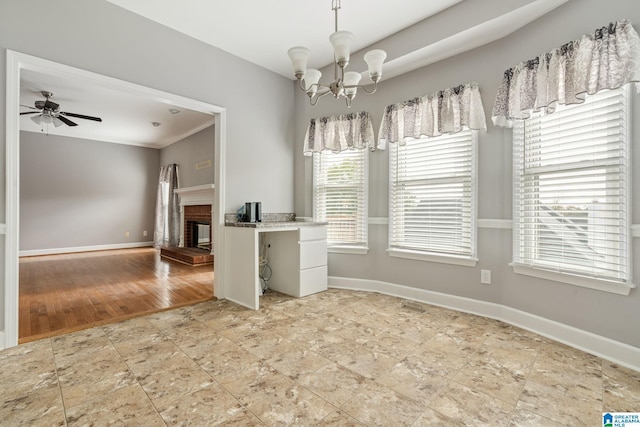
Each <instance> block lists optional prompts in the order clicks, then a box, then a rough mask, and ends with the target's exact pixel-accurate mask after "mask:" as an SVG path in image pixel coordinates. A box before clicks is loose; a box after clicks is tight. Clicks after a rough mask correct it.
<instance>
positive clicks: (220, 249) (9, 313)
mask: <svg viewBox="0 0 640 427" xmlns="http://www.w3.org/2000/svg"><path fill="white" fill-rule="evenodd" d="M6 67H7V81H6V115H5V117H6V140H5V144H6V158H5V161H6V193H5V210H6V212H5V223H6V225H5V236H4V237H5V248H4V250H5V260H4V331H0V350H1V349H2V348H8V347H13V346H16V345H18V314H19V310H18V307H19V248H20V245H19V230H20V228H19V222H20V115H19V107H20V72H21V70H23V69H26V70H32V71H36V72H40V73H46V74H49V75H55V76H60V77H65V78H74V77H75V78H81V79H84V80H91V81H95V83H96V84H97V85H101V86H107V87H113V88H116V89H119V90H122V91H126V92H128V93H134V94H138V95H141V96H145V97H148V98H151V99H155V100H158V101H161V102H170V103H171V104H172V105H175V106H178V107H183V108H186V109H190V110H194V111H199V112H202V113H207V114H212V115H214V116H215V123H214V126H215V129H214V130H215V132H214V133H215V136H214V138H215V139H214V141H213V144H214V188H215V190H214V194H215V196H214V206H213V222H214V233H215V234H216V238H215V239H214V253H215V256H216V262H215V263H214V266H215V267H214V268H215V283H216V285H215V286H214V295H215V296H216V297H218V298H224V296H225V295H224V289H225V284H224V278H225V275H224V212H225V205H224V201H225V164H226V137H227V130H226V109H225V108H224V107H221V106H218V105H214V104H209V103H206V102H202V101H196V100H194V99H191V98H186V97H183V96H180V95H176V94H173V93H169V92H164V91H161V90H157V89H152V88H149V87H146V86H141V85H138V84H135V83H130V82H127V81H124V80H119V79H116V78H112V77H107V76H104V75H101V74H97V73H94V72H91V71H86V70H82V69H80V68H75V67H71V66H68V65H63V64H60V63H57V62H53V61H49V60H45V59H42V58H38V57H35V56H31V55H26V54H23V53H20V52H16V51H12V50H9V49H7V66H6ZM212 286H213V283H212ZM2 335H4V337H3V336H2Z"/></svg>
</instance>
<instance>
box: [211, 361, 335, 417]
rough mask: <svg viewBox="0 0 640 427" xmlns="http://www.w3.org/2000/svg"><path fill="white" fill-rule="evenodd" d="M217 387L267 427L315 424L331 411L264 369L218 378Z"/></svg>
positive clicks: (304, 389) (304, 392)
mask: <svg viewBox="0 0 640 427" xmlns="http://www.w3.org/2000/svg"><path fill="white" fill-rule="evenodd" d="M219 381H220V383H221V384H222V385H223V386H224V387H225V388H226V389H227V390H229V392H230V393H231V394H232V395H234V396H235V397H236V398H237V399H238V400H239V401H240V402H241V403H242V404H243V405H244V406H245V407H246V408H247V409H248V410H249V411H250V412H251V413H253V414H255V415H256V416H257V417H258V418H259V419H260V420H261V421H262V422H264V423H265V424H267V425H273V426H281V425H300V424H303V423H309V424H312V423H314V422H318V421H320V420H322V419H323V418H324V417H326V416H327V415H328V414H329V413H331V412H332V411H333V410H334V409H335V408H334V407H333V406H332V405H330V404H329V403H328V402H327V401H325V400H323V399H321V398H319V397H318V396H317V395H316V394H314V393H312V392H310V391H309V390H307V389H306V388H305V387H303V386H302V385H300V384H298V383H296V382H295V381H293V380H291V379H290V378H288V377H286V376H285V375H282V374H280V373H278V372H277V371H275V370H274V369H273V368H270V367H268V366H266V365H263V366H260V367H257V368H255V369H246V370H244V371H242V372H239V373H237V374H235V375H226V376H222V377H220V378H219Z"/></svg>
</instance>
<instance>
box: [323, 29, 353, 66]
mask: <svg viewBox="0 0 640 427" xmlns="http://www.w3.org/2000/svg"><path fill="white" fill-rule="evenodd" d="M329 41H330V42H331V45H332V46H333V51H334V57H335V61H336V63H337V64H338V65H339V66H340V68H344V67H346V66H347V64H348V63H349V57H350V55H351V43H353V34H352V33H350V32H349V31H336V32H335V33H333V34H331V35H330V36H329Z"/></svg>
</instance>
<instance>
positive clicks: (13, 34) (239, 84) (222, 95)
mask: <svg viewBox="0 0 640 427" xmlns="http://www.w3.org/2000/svg"><path fill="white" fill-rule="evenodd" d="M43 28H44V29H51V31H52V32H53V33H54V34H55V36H54V37H53V38H47V37H45V40H44V41H43V37H42V36H41V35H40V34H38V32H37V31H35V32H34V29H43ZM6 49H11V50H15V51H18V52H22V53H26V54H29V55H33V56H37V57H40V58H44V59H48V60H51V61H55V62H59V63H62V64H65V65H70V66H73V67H78V68H82V69H85V70H89V71H92V72H96V73H99V74H103V75H106V76H109V77H114V78H118V79H122V80H125V81H128V82H132V83H136V84H140V85H143V86H147V87H151V88H154V89H159V90H162V91H166V92H170V93H175V94H177V95H180V96H184V97H187V98H192V99H195V100H199V101H203V102H207V103H210V104H214V105H219V106H222V107H225V108H226V109H227V141H228V144H227V153H226V157H227V158H226V175H225V178H226V184H227V185H226V190H227V191H226V200H225V202H226V210H227V211H228V212H235V210H236V208H237V207H239V206H240V205H241V204H242V203H243V202H244V201H246V200H261V201H262V202H263V208H264V210H265V212H290V211H292V210H293V149H292V146H293V120H294V110H293V106H294V95H293V90H292V88H291V81H290V80H288V79H286V78H284V77H282V76H279V75H277V74H275V73H272V72H270V71H267V70H265V69H263V68H261V67H259V66H257V65H254V64H250V63H248V62H247V61H244V60H242V59H240V58H238V57H235V56H233V55H230V54H228V53H226V52H224V51H222V50H220V49H217V48H214V47H212V46H209V45H207V44H204V43H202V42H199V41H197V40H195V39H192V38H190V37H188V36H185V35H183V34H181V33H178V32H177V31H174V30H171V29H168V28H166V27H163V26H161V25H159V24H157V23H155V22H152V21H150V20H147V19H145V18H143V17H140V16H138V15H135V14H133V13H131V12H128V11H126V10H124V9H121V8H119V7H117V6H115V5H113V4H111V3H108V2H106V1H104V0H62V1H55V2H52V1H49V0H20V1H6V0H2V1H0V82H4V81H5V79H6V52H5V50H6ZM285 54H286V53H283V55H285ZM5 106H6V88H5V84H0V164H2V165H4V164H5V142H6V141H5V134H6V133H5ZM16 108H17V106H16ZM5 205H6V204H5V176H4V174H0V223H4V221H5ZM0 240H2V246H0V260H4V259H5V255H4V236H1V237H0ZM1 269H2V268H0V270H1ZM2 277H4V276H2ZM1 280H2V285H0V307H2V308H0V311H2V312H0V329H4V313H3V311H4V309H3V307H4V302H3V301H4V300H3V298H4V292H5V291H4V279H1Z"/></svg>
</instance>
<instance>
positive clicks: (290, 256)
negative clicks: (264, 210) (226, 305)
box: [225, 214, 327, 310]
mask: <svg viewBox="0 0 640 427" xmlns="http://www.w3.org/2000/svg"><path fill="white" fill-rule="evenodd" d="M262 219H263V221H262V222H238V221H237V219H236V217H235V214H227V215H226V216H225V251H226V254H225V255H226V256H225V260H226V264H225V272H226V273H225V274H226V277H227V280H226V281H227V290H226V295H225V298H226V299H228V300H230V301H233V302H235V303H237V304H240V305H242V306H245V307H248V308H251V309H254V310H257V309H258V308H259V307H260V295H261V294H262V287H261V280H260V243H261V242H262V245H263V252H264V253H263V256H264V255H265V254H266V257H267V260H268V264H269V268H270V270H271V278H270V280H269V281H268V286H269V289H272V290H274V291H278V292H281V293H283V294H287V295H291V296H294V297H304V296H307V295H311V294H314V293H317V292H322V291H325V290H327V223H326V222H309V221H296V220H295V214H263V218H262Z"/></svg>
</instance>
